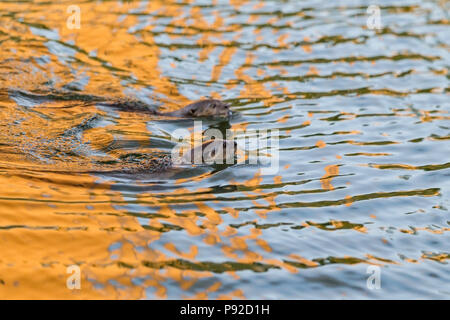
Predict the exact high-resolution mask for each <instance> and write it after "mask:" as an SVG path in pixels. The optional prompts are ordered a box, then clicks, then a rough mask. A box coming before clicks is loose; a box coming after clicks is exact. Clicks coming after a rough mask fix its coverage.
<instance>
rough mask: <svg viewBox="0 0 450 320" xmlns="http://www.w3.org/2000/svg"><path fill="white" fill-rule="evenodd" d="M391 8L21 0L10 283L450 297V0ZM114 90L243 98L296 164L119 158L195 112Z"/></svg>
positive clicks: (235, 101) (7, 240)
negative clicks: (170, 167) (127, 102)
mask: <svg viewBox="0 0 450 320" xmlns="http://www.w3.org/2000/svg"><path fill="white" fill-rule="evenodd" d="M370 4H372V3H371V1H350V0H346V1H246V0H240V1H236V0H228V1H226V0H224V1H222V0H217V1H192V0H184V1H183V0H182V1H175V0H165V1H135V2H133V1H123V2H122V1H90V0H89V1H78V3H75V2H73V1H58V2H55V3H50V2H47V1H35V2H28V1H20V2H16V1H1V2H0V8H1V9H0V43H1V50H0V183H1V186H2V187H1V191H0V252H1V254H0V297H2V298H58V299H59V298H123V299H138V298H145V299H164V298H170V299H175V298H182V299H184V298H199V299H217V298H246V299H266V298H268V299H279V298H280V299H281V298H284V299H301V298H332V299H341V298H343V299H346V298H358V299H360V298H363V299H364V298H449V297H450V287H449V283H450V273H449V271H450V269H449V265H448V261H449V254H450V253H449V243H450V241H449V240H450V237H449V233H448V232H449V230H450V226H449V224H450V222H449V221H450V219H449V211H448V210H449V209H450V202H449V199H450V182H449V181H450V179H449V178H450V171H449V167H450V162H449V156H450V146H449V138H450V136H449V129H450V121H449V120H450V117H449V113H448V112H449V107H450V103H449V91H448V83H449V81H448V80H449V76H448V68H449V63H450V55H449V45H450V38H449V34H450V28H449V20H448V19H449V2H448V1H438V0H436V1H418V0H417V1H413V0H405V1H377V3H376V4H378V5H379V6H380V13H381V23H382V28H381V29H380V30H371V29H369V28H368V27H367V25H366V21H367V18H368V13H367V8H368V6H369V5H370ZM70 5H77V6H78V7H79V8H80V14H81V21H80V23H81V24H80V29H71V28H69V27H70V26H72V25H73V23H74V21H75V20H73V16H72V14H73V13H72V12H71V11H70V9H69V11H68V8H69V6H70ZM68 19H69V24H67V22H68ZM71 23H72V24H71ZM106 96H107V97H111V98H113V99H115V98H121V97H133V98H134V99H139V100H141V101H144V102H145V103H147V104H151V105H154V106H156V107H158V108H160V110H163V111H172V110H176V109H178V108H180V107H181V106H183V105H186V104H187V103H189V102H191V101H195V100H197V99H200V98H202V97H214V98H218V99H222V100H224V101H226V102H228V103H230V104H231V105H232V110H233V112H234V116H233V117H232V118H231V119H230V120H229V121H227V120H224V119H208V120H204V121H203V130H206V129H208V128H216V129H219V130H222V131H224V130H226V129H236V130H238V129H239V130H252V129H278V130H279V138H280V139H279V170H278V171H277V172H276V173H273V174H263V173H262V171H261V167H260V164H248V163H238V164H235V165H228V166H199V167H195V168H184V169H182V170H180V171H179V172H178V173H177V174H175V175H172V174H169V175H165V176H157V177H154V176H146V175H145V174H144V175H135V174H120V175H116V174H112V173H111V172H110V171H108V170H106V169H119V171H120V168H122V166H123V165H124V163H125V162H126V163H128V164H130V163H131V164H133V163H134V162H133V161H134V160H135V159H139V158H142V157H146V156H148V155H155V154H157V155H158V154H159V155H161V154H167V153H168V152H170V150H171V149H172V147H173V146H174V143H173V142H172V141H171V136H172V134H173V132H175V130H176V129H180V128H187V129H189V130H191V131H192V129H193V127H194V125H193V122H192V121H191V120H188V119H186V120H176V119H170V118H164V117H159V116H155V115H152V114H148V113H142V112H134V111H126V110H125V111H124V110H120V109H119V110H117V109H113V108H109V107H106V106H102V105H99V104H98V103H95V101H94V100H95V99H94V98H93V97H106ZM197 138H198V137H197ZM130 159H131V160H130ZM133 159H134V160H133ZM94 169H95V170H94ZM71 265H78V266H79V267H80V270H81V290H69V289H68V288H67V286H66V280H67V277H68V276H69V275H70V274H68V273H67V267H69V266H71ZM369 266H378V267H379V268H380V276H381V288H380V289H378V290H376V289H375V290H370V289H369V288H368V287H367V279H368V277H369V276H370V275H371V274H370V273H367V271H368V267H369ZM369 270H371V269H370V268H369Z"/></svg>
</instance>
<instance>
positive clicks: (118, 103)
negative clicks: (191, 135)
mask: <svg viewBox="0 0 450 320" xmlns="http://www.w3.org/2000/svg"><path fill="white" fill-rule="evenodd" d="M99 104H100V105H106V106H109V107H113V108H116V109H120V110H124V111H142V112H149V113H152V114H155V115H160V116H168V117H179V118H199V117H221V118H229V117H231V115H232V112H231V110H230V105H229V104H228V103H225V102H223V101H220V100H217V99H203V100H199V101H196V102H193V103H191V104H188V105H187V106H185V107H184V108H181V109H179V110H175V111H172V112H159V111H157V110H156V109H155V108H152V107H151V106H149V105H147V104H146V103H143V102H142V101H139V100H130V99H128V98H125V99H117V100H113V101H107V102H100V103H99Z"/></svg>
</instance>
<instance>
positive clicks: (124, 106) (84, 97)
mask: <svg viewBox="0 0 450 320" xmlns="http://www.w3.org/2000/svg"><path fill="white" fill-rule="evenodd" d="M9 96H10V97H11V98H13V99H14V100H16V101H21V102H23V101H24V100H30V101H32V102H33V103H32V105H34V104H39V103H44V102H51V101H81V102H82V104H81V105H76V106H82V105H92V104H97V105H101V106H108V107H112V108H115V109H119V110H121V111H138V112H145V113H151V114H155V115H161V116H169V117H180V118H197V117H219V118H229V117H230V116H231V115H232V112H231V110H230V105H229V104H228V103H225V102H223V101H220V100H217V99H202V100H199V101H196V102H193V103H191V104H188V105H187V106H185V107H184V108H181V109H179V110H175V111H171V112H160V111H158V110H157V106H153V105H149V104H147V103H145V102H143V101H140V100H137V99H134V98H128V97H127V98H111V97H101V96H95V95H90V94H81V93H78V92H72V91H65V90H50V91H48V92H39V91H37V92H27V91H23V90H9ZM23 98H25V99H23ZM18 103H19V102H18Z"/></svg>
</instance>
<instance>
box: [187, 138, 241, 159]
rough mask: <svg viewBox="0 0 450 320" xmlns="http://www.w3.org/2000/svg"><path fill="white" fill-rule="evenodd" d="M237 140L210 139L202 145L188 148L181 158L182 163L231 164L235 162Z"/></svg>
mask: <svg viewBox="0 0 450 320" xmlns="http://www.w3.org/2000/svg"><path fill="white" fill-rule="evenodd" d="M236 151H237V143H236V141H228V140H220V139H215V140H209V141H207V142H204V143H203V144H202V145H201V146H198V147H196V148H193V149H190V150H188V151H187V152H186V153H185V154H184V155H183V157H182V158H181V159H180V163H182V164H208V165H209V164H213V163H217V164H225V163H227V164H230V163H234V159H235V155H236Z"/></svg>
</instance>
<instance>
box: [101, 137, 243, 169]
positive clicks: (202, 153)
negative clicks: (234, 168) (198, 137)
mask: <svg viewBox="0 0 450 320" xmlns="http://www.w3.org/2000/svg"><path fill="white" fill-rule="evenodd" d="M236 151H237V144H236V142H235V141H229V140H220V139H215V140H208V141H206V142H204V143H203V144H202V145H200V146H198V147H195V148H192V149H189V150H188V151H186V152H184V153H183V154H182V155H179V154H176V153H174V154H172V155H164V156H158V157H154V156H153V157H150V158H144V159H142V158H141V159H131V160H130V159H127V160H126V161H123V162H122V164H121V167H122V168H121V169H120V170H113V171H106V172H108V173H121V174H129V173H132V174H137V173H141V174H158V175H160V174H166V176H171V175H172V174H173V173H176V170H172V169H181V168H184V167H186V166H187V165H189V166H192V165H202V164H208V165H211V164H213V163H217V164H224V163H227V164H232V163H234V159H235V155H236ZM169 171H172V172H169ZM97 173H100V172H98V171H97ZM102 173H105V171H102ZM167 173H169V175H167Z"/></svg>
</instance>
